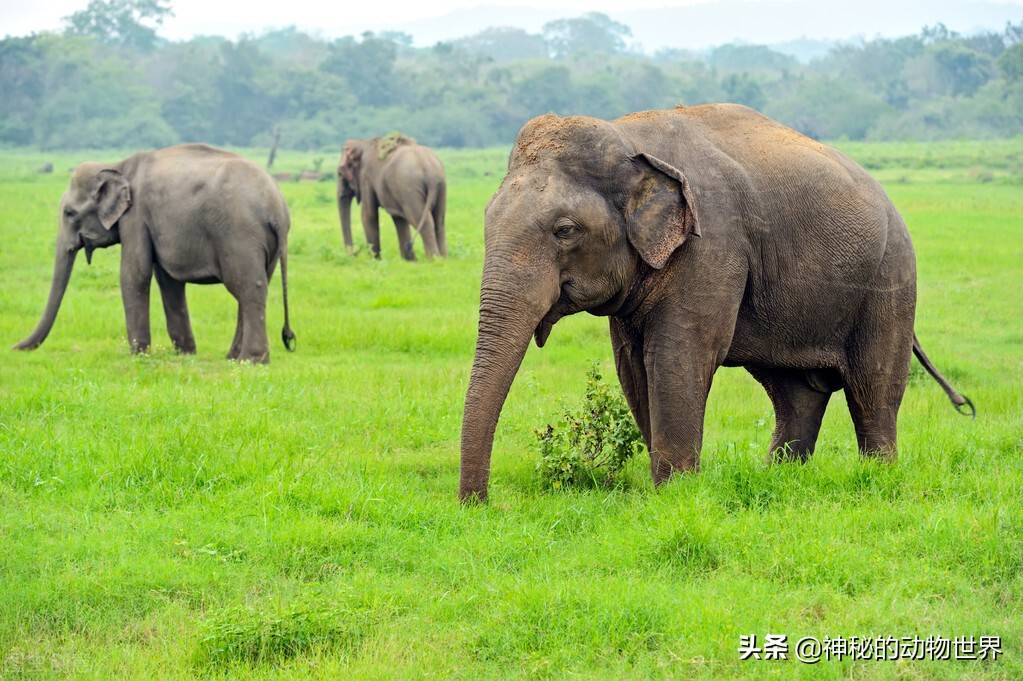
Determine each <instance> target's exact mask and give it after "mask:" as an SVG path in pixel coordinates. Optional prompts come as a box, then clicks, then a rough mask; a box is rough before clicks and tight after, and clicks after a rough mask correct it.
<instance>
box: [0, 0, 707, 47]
mask: <svg viewBox="0 0 1023 681" xmlns="http://www.w3.org/2000/svg"><path fill="white" fill-rule="evenodd" d="M702 1H704V0H631V1H628V2H623V1H622V0H619V1H618V2H613V1H612V2H607V1H603V2H602V1H601V0H554V1H553V2H538V1H537V0H511V1H509V0H483V1H482V2H481V1H479V0H477V1H476V2H472V1H466V0H429V1H424V0H414V1H413V0H373V1H372V2H366V3H363V2H357V3H356V2H343V1H342V2H338V1H337V0H332V1H324V0H287V1H286V2H260V1H259V0H255V1H253V0H219V1H217V0H205V1H204V0H171V7H172V8H173V10H174V15H175V16H174V18H173V19H170V20H168V21H167V22H166V23H165V24H164V28H163V30H161V31H160V33H161V35H163V36H165V37H167V38H172V39H180V38H188V37H190V36H193V35H196V34H216V35H226V36H228V37H235V36H237V35H238V34H239V33H242V32H248V31H260V30H263V29H265V28H268V27H282V26H289V25H292V24H294V25H297V26H300V27H302V28H305V29H310V30H317V29H318V30H320V31H322V32H323V33H324V34H325V35H348V34H351V33H359V32H361V31H363V30H366V28H369V27H381V26H383V25H385V24H386V22H387V21H390V20H394V19H397V20H399V21H400V22H401V23H403V24H406V23H410V22H414V21H417V20H421V19H426V18H433V17H440V16H443V15H445V14H448V13H450V12H452V11H455V10H458V9H467V8H476V7H481V6H494V7H520V8H525V7H534V8H537V9H546V8H550V7H551V6H552V5H555V6H557V8H558V9H565V10H567V13H568V14H570V15H572V14H582V13H583V12H592V11H598V12H609V11H614V10H622V9H633V8H651V7H666V6H684V5H691V4H697V3H699V2H702ZM87 4H88V0H45V1H44V2H32V1H31V0H28V1H26V0H0V34H10V35H23V34H27V33H31V32H33V31H41V30H53V29H57V28H59V27H60V26H61V18H63V17H65V16H67V15H69V14H71V13H72V12H75V11H77V10H79V9H82V8H83V7H85V6H86V5H87Z"/></svg>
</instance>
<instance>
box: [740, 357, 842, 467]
mask: <svg viewBox="0 0 1023 681" xmlns="http://www.w3.org/2000/svg"><path fill="white" fill-rule="evenodd" d="M746 370H747V371H749V372H750V374H752V375H753V378H755V379H756V380H757V381H758V382H759V383H760V385H762V386H764V390H766V391H767V396H768V397H770V398H771V404H773V405H774V434H773V435H772V436H771V446H770V449H769V450H768V457H769V458H770V459H771V460H772V461H783V460H794V461H806V460H807V459H808V458H809V457H810V455H811V454H813V450H814V447H815V446H816V445H817V435H818V433H820V429H821V419H823V418H824V410H825V409H826V408H827V406H828V400H829V399H830V398H831V394H830V393H828V392H821V391H818V390H814V389H813V388H812V387H810V385H809V383H807V378H806V374H805V372H803V371H798V370H793V369H767V368H763V367H747V369H746Z"/></svg>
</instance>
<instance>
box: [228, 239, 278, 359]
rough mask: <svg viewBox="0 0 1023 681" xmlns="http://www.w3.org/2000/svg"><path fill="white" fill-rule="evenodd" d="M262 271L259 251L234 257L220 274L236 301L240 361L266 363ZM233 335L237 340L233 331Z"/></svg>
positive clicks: (263, 275)
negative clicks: (245, 255)
mask: <svg viewBox="0 0 1023 681" xmlns="http://www.w3.org/2000/svg"><path fill="white" fill-rule="evenodd" d="M265 268H266V263H265V262H263V255H262V252H260V253H259V254H258V255H254V256H253V257H251V258H248V259H242V258H236V259H235V261H234V262H233V263H231V267H230V268H229V269H228V271H226V272H225V273H224V284H225V285H226V286H227V290H228V291H230V292H231V295H233V296H234V297H235V300H237V301H238V315H239V320H240V322H241V324H240V327H241V342H240V343H239V348H238V357H237V359H238V360H239V361H242V362H256V363H259V364H266V363H268V362H269V361H270V342H269V340H268V338H267V335H266V297H267V284H268V281H269V278H268V277H267V274H266V269H265ZM235 336H236V338H237V332H236V333H235ZM232 350H234V348H233V347H232Z"/></svg>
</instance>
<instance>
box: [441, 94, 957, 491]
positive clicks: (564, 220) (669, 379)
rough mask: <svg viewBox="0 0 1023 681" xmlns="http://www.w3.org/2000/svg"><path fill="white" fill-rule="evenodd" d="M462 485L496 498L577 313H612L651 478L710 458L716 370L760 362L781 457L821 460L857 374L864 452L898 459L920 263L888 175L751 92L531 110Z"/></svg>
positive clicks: (757, 371)
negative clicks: (609, 111)
mask: <svg viewBox="0 0 1023 681" xmlns="http://www.w3.org/2000/svg"><path fill="white" fill-rule="evenodd" d="M485 241H486V257H485V262H484V267H483V281H482V287H481V292H480V319H479V336H478V340H477V345H476V356H475V361H474V362H473V366H472V375H471V379H470V383H469V388H468V392H467V395H466V399H465V412H464V417H463V422H462V443H461V457H462V461H461V483H460V490H459V491H460V496H461V498H462V499H463V501H471V500H484V499H486V496H487V483H488V479H489V475H490V454H491V447H492V444H493V437H494V430H495V428H496V425H497V421H498V417H499V416H500V412H501V408H502V406H503V403H504V400H505V397H506V396H507V393H508V389H509V387H510V385H511V383H512V380H513V378H514V376H515V373H516V371H517V370H518V367H519V364H520V362H521V360H522V357H523V355H524V353H525V351H526V348H527V346H528V344H529V340H530V337H531V336H532V337H535V339H536V343H537V345H538V346H541V347H542V346H543V344H544V342H545V341H546V340H547V337H548V334H550V332H551V327H552V326H553V325H554V324H555V323H556V322H557V321H558V320H559V319H560V318H561V317H563V316H565V315H569V314H573V313H576V312H580V311H584V310H585V311H587V312H590V313H592V314H594V315H606V316H609V317H610V327H611V342H612V346H613V349H614V354H615V360H616V364H617V368H618V376H619V379H620V382H621V385H622V388H623V390H624V392H625V396H626V398H627V400H628V403H629V406H630V408H631V410H632V413H633V415H634V416H635V418H636V421H637V423H638V425H639V428H640V430H641V432H642V434H643V438H644V440H645V441H646V444H647V447H648V449H649V451H650V466H651V472H652V475H653V480H654V482H655V484H660V483H662V482H664V481H665V480H667V479H668V478H669V476H671V475H672V474H673V473H675V472H677V471H692V470H695V469H697V468H698V466H699V457H700V449H701V446H702V442H703V419H704V408H705V405H706V401H707V394H708V392H709V390H710V387H711V380H712V378H713V376H714V373H715V371H716V370H717V368H718V367H720V366H741V367H745V368H746V369H747V370H748V371H749V372H750V373H751V374H752V375H753V377H754V378H755V379H756V380H757V381H759V382H760V383H761V385H763V386H764V388H765V389H766V391H767V393H768V395H769V396H770V398H771V401H772V403H773V405H774V410H775V419H776V422H775V429H774V436H773V438H772V441H771V445H770V448H771V454H772V455H773V456H775V457H791V458H795V459H801V460H802V459H805V458H806V457H808V456H809V455H810V454H811V453H812V452H813V449H814V444H815V442H816V440H817V434H818V430H819V428H820V424H821V417H822V416H823V415H824V409H825V406H826V405H827V403H828V398H829V397H830V395H831V393H832V392H834V391H836V390H840V389H844V390H845V393H846V399H847V401H848V404H849V410H850V412H851V414H852V419H853V423H854V424H855V429H856V438H857V441H858V443H859V449H860V451H861V452H862V453H863V454H864V455H871V456H879V457H883V458H892V457H894V456H895V451H896V438H895V436H896V415H897V413H898V409H899V403H900V402H901V400H902V395H903V392H904V390H905V388H906V380H907V374H908V370H909V360H910V353H912V352H913V351H914V350H916V351H917V353H918V357H919V358H920V359H921V361H922V362H923V363H924V365H925V367H926V368H927V370H928V371H929V372H931V374H932V375H933V376H934V377H935V378H936V379H937V380H938V381H939V382H940V383H941V384H942V386H943V387H944V388H945V389H946V392H947V393H948V395H949V397H950V398H951V399H952V401H953V403H955V404H956V405H957V407H958V406H961V405H968V406H970V407H972V405H970V404H969V402H968V400H967V399H966V398H964V397H962V396H961V395H959V394H958V393H956V392H955V391H954V390H953V389H952V388H951V387H950V386H949V385H948V383H947V382H946V381H945V380H944V379H943V378H942V377H941V376H940V374H938V373H937V371H936V370H935V369H934V367H933V365H931V364H930V362H929V361H927V359H926V356H925V355H924V354H923V351H922V350H921V349H920V348H919V344H918V343H917V342H916V340H915V337H914V333H913V316H914V310H915V305H916V265H915V259H914V255H913V248H912V245H911V243H910V239H909V234H908V232H907V230H906V225H905V224H904V223H903V221H902V218H901V217H899V214H898V213H897V212H896V210H895V208H894V207H893V206H892V204H891V202H890V201H889V200H888V197H887V196H886V195H885V193H884V191H883V190H882V189H881V187H880V185H878V184H877V182H875V181H874V180H873V179H871V178H870V177H869V176H868V175H867V173H866V172H865V171H864V170H863V169H861V168H860V167H859V166H857V165H856V164H855V163H853V162H852V161H850V160H849V159H848V158H846V157H845V156H843V155H842V154H840V153H838V152H837V151H835V150H834V149H831V148H829V147H826V146H824V145H822V144H819V143H817V142H815V141H813V140H810V139H808V138H806V137H804V136H802V135H800V134H798V133H796V132H794V131H793V130H790V129H789V128H786V127H784V126H782V125H780V124H778V123H775V122H774V121H772V120H770V119H768V118H766V117H764V116H762V115H760V114H758V113H756V112H755V111H753V110H751V109H748V108H746V107H742V106H737V105H726V104H721V105H706V106H697V107H690V108H681V109H676V110H670V111H652V112H645V113H639V114H632V115H629V116H626V117H624V118H620V119H618V120H615V121H612V122H606V121H602V120H597V119H593V118H587V117H570V118H559V117H557V116H553V115H546V116H541V117H539V118H535V119H533V120H532V121H530V122H529V123H527V124H526V125H525V127H524V128H523V129H522V130H521V131H520V133H519V137H518V141H517V143H516V146H515V148H514V149H513V151H512V153H511V157H510V159H509V164H508V174H507V176H506V177H505V179H504V182H503V183H502V185H501V187H500V189H499V190H498V191H497V193H496V194H495V196H494V197H493V199H492V200H491V202H490V204H489V206H488V207H487V211H486V223H485Z"/></svg>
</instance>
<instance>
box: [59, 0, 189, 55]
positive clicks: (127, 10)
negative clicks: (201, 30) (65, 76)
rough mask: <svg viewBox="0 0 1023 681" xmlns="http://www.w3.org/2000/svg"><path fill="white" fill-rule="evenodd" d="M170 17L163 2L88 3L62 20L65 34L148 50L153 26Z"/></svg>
mask: <svg viewBox="0 0 1023 681" xmlns="http://www.w3.org/2000/svg"><path fill="white" fill-rule="evenodd" d="M171 16H174V12H173V11H172V10H171V8H170V5H169V4H168V3H167V2H166V0H90V1H89V5H88V6H87V7H86V8H85V9H83V10H79V11H78V12H75V13H74V14H72V15H70V16H68V17H65V18H64V21H65V23H66V25H67V28H66V30H65V33H67V34H68V35H73V36H88V37H92V38H95V39H96V40H98V41H100V42H101V43H103V44H105V45H112V46H116V47H127V48H131V49H135V50H141V51H148V50H152V49H153V48H154V47H155V46H156V44H157V42H158V40H159V39H158V37H157V35H156V27H159V26H160V25H162V24H163V22H164V19H166V18H167V17H171Z"/></svg>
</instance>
